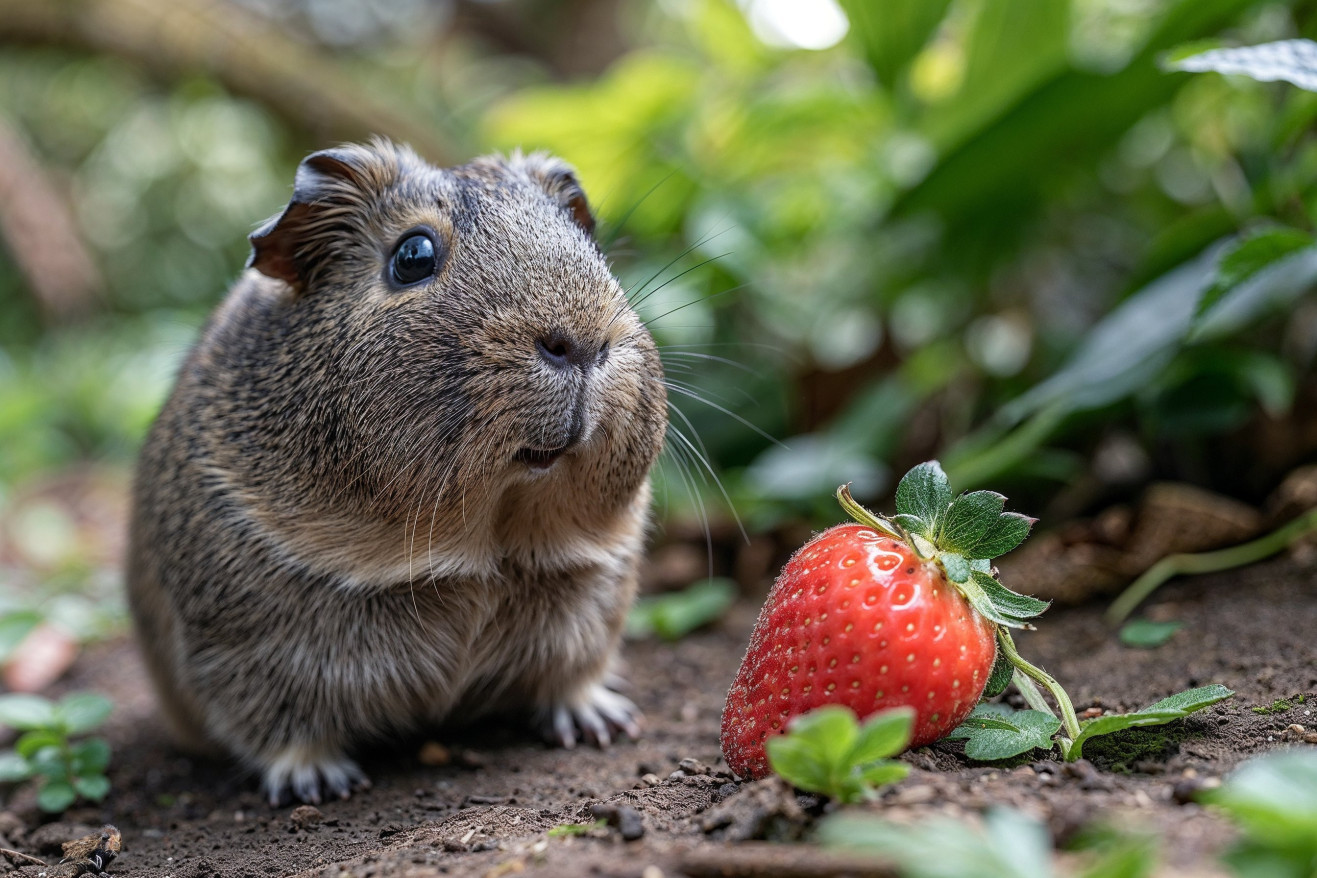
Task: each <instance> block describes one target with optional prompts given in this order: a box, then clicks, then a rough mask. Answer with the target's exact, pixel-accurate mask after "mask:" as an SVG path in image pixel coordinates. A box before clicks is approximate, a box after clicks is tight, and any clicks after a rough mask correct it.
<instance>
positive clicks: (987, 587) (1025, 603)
mask: <svg viewBox="0 0 1317 878" xmlns="http://www.w3.org/2000/svg"><path fill="white" fill-rule="evenodd" d="M974 581H975V583H977V584H978V586H979V588H981V589H983V593H984V594H986V595H987V596H988V600H990V601H992V603H993V606H995V607H996V608H997V611H998V612H999V613H1001V614H1002V615H1004V616H1008V617H1010V618H1012V619H1015V620H1017V621H1018V622H1020V623H1022V624H1020V625H1017V626H1015V627H1024V628H1027V627H1030V626H1029V625H1027V624H1023V623H1024V621H1025V620H1026V619H1032V618H1034V617H1035V616H1038V615H1041V614H1042V613H1043V611H1045V610H1046V609H1047V608H1048V607H1049V606H1051V605H1050V604H1049V603H1048V602H1047V601H1040V600H1038V598H1035V597H1030V596H1029V595H1025V594H1019V593H1018V592H1013V591H1011V590H1010V589H1009V588H1007V587H1006V586H1004V585H1002V584H1001V583H1000V582H998V581H997V579H996V578H995V577H992V576H989V575H988V574H986V573H979V572H978V571H975V572H974Z"/></svg>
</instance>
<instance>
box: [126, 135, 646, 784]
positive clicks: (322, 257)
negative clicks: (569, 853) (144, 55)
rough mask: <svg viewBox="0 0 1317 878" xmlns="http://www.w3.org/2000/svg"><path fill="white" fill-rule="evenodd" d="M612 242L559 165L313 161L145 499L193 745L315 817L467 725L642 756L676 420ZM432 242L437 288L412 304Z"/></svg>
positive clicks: (239, 287) (136, 509)
mask: <svg viewBox="0 0 1317 878" xmlns="http://www.w3.org/2000/svg"><path fill="white" fill-rule="evenodd" d="M593 226H594V221H593V219H592V218H591V215H590V210H589V207H588V205H587V203H586V200H585V196H584V194H583V193H582V192H581V189H580V187H579V185H578V184H577V183H576V180H575V178H574V176H573V175H572V172H571V170H570V169H569V168H568V167H567V166H566V165H565V164H563V163H562V162H561V161H559V160H557V159H554V158H552V157H549V156H545V155H542V154H536V155H530V156H522V155H519V154H514V155H512V156H510V157H506V158H504V157H488V158H482V159H477V160H476V161H473V162H471V163H469V164H466V165H462V166H460V167H455V168H450V169H442V170H441V169H437V168H434V167H432V166H430V165H427V164H426V163H424V162H423V161H421V160H420V159H419V158H418V157H417V156H416V155H415V154H414V153H412V152H411V151H410V150H408V149H406V148H404V147H399V146H395V145H393V144H391V143H388V142H386V141H382V140H376V141H374V142H372V143H371V144H370V145H368V146H343V147H339V148H335V149H331V150H326V151H324V152H319V153H315V154H313V155H311V156H310V157H308V158H307V159H306V160H305V161H303V163H302V165H301V166H300V168H299V169H298V172H297V177H296V181H295V184H294V190H293V196H292V201H291V202H290V203H289V205H288V207H287V208H286V209H285V210H284V212H283V213H282V214H281V215H280V216H278V217H276V218H274V219H272V220H270V221H269V222H268V223H266V224H265V225H264V226H263V227H262V228H260V229H259V230H258V231H257V232H255V233H254V234H253V235H252V242H253V255H252V261H251V263H250V268H249V269H248V271H247V272H246V273H245V274H244V275H243V276H242V277H241V278H240V279H239V280H238V282H237V283H236V284H235V285H234V286H233V288H232V289H231V290H230V291H229V294H228V296H227V298H226V299H225V300H224V302H223V303H222V304H221V305H220V306H219V308H218V309H217V310H216V312H215V313H214V315H213V316H212V317H211V319H210V321H209V323H208V324H207V326H206V328H205V330H204V331H203V334H202V336H201V339H200V341H199V342H198V343H197V345H196V347H195V348H194V349H193V350H192V352H191V354H190V356H189V357H188V359H187V361H186V363H185V364H184V365H183V367H182V370H181V372H180V374H179V376H178V381H177V384H176V385H175V387H174V390H173V393H172V395H171V396H170V398H169V401H168V402H167V404H166V405H165V407H164V410H163V411H162V412H161V414H160V417H159V419H158V420H157V421H156V423H155V426H154V427H153V428H152V430H151V433H150V436H149V438H148V439H147V442H146V446H145V448H144V450H143V452H142V456H141V461H140V464H139V468H138V471H137V480H136V484H135V489H134V506H133V514H132V526H131V540H130V549H129V561H128V571H127V580H128V590H129V598H130V603H131V607H132V611H133V615H134V617H135V619H136V622H137V626H138V632H139V636H140V640H141V644H142V647H143V650H144V652H145V654H146V658H147V662H148V665H149V667H150V670H151V673H152V676H153V678H154V681H155V683H156V686H157V688H158V690H159V692H160V695H161V700H162V703H163V706H164V711H165V714H166V716H167V718H168V720H169V722H170V725H171V726H172V727H173V729H174V731H175V732H176V733H177V735H178V737H179V739H180V740H181V742H183V743H184V744H186V745H191V746H195V747H204V746H210V747H215V746H218V747H219V748H221V749H223V750H227V751H228V752H230V753H233V754H235V755H236V756H238V757H239V758H241V759H242V760H244V761H245V762H247V763H248V764H250V765H251V766H253V767H255V768H257V769H258V770H260V771H261V772H262V773H263V776H264V783H265V787H266V790H267V792H268V793H269V795H270V797H271V799H272V800H279V799H283V798H286V797H287V794H288V793H290V792H291V793H292V794H293V795H295V796H297V797H299V798H302V799H305V800H308V801H316V800H318V798H319V796H320V795H321V792H322V791H325V792H329V793H333V794H337V795H347V793H348V790H349V789H350V788H351V787H352V786H354V785H357V784H361V783H364V782H365V777H364V775H362V773H361V771H360V769H359V768H358V767H357V766H356V765H355V763H353V762H352V761H351V759H350V758H349V754H350V753H351V752H352V751H353V750H354V749H355V748H357V747H358V746H359V745H362V744H365V743H368V742H370V741H379V740H380V739H387V738H388V737H389V736H395V735H400V734H404V733H406V732H408V731H409V730H414V729H417V728H418V727H422V726H425V725H428V724H432V723H438V722H441V721H443V720H445V719H452V718H457V719H461V720H463V721H465V720H468V719H470V718H472V717H474V716H477V715H480V714H484V713H488V712H492V711H515V712H525V713H527V714H528V715H533V716H534V717H536V718H537V719H538V720H539V721H540V722H541V723H542V724H543V725H544V726H545V727H546V728H547V730H549V731H550V732H551V733H552V734H553V735H554V737H556V739H557V740H559V741H560V742H561V743H563V744H564V745H567V746H571V745H572V744H573V743H575V742H576V740H577V739H578V738H579V737H588V738H591V739H594V740H596V741H598V742H599V743H607V742H608V739H609V737H610V734H613V733H616V732H618V731H624V732H627V733H629V734H632V735H634V734H635V733H636V725H637V718H638V715H637V712H636V710H635V708H634V706H633V705H631V703H630V702H629V701H627V700H626V699H625V698H623V697H622V696H620V695H618V694H616V693H615V692H613V691H612V690H611V689H610V688H609V687H608V686H607V685H606V683H607V682H608V679H609V677H608V675H609V673H610V671H609V666H610V663H611V662H612V660H613V659H614V657H615V654H616V651H617V646H618V640H619V635H620V631H621V628H622V623H623V619H624V616H625V614H626V611H627V609H628V608H629V607H630V605H631V602H632V599H633V597H634V595H635V591H636V571H637V566H638V564H639V560H640V557H641V553H642V549H643V542H644V538H645V531H646V526H647V522H648V509H649V503H650V489H649V471H650V467H651V466H652V464H653V462H654V460H655V458H656V456H657V455H658V453H659V450H660V447H661V445H662V441H663V435H664V430H665V427H666V396H665V392H664V385H663V375H662V371H661V367H660V364H659V359H658V354H657V352H656V350H655V347H654V342H653V340H652V339H651V337H650V335H649V332H648V331H647V330H646V329H645V327H644V325H643V324H642V323H641V322H640V320H639V319H638V318H637V316H636V314H635V313H634V312H633V311H632V309H631V308H630V306H629V304H628V302H627V299H626V296H625V294H624V292H623V290H622V289H621V287H620V286H619V285H618V283H617V281H616V280H615V279H614V278H613V276H612V274H611V273H610V271H609V268H608V265H607V263H606V261H605V259H604V257H603V255H602V254H601V252H600V250H599V248H598V246H597V245H596V244H595V242H594V240H593V238H592V231H593ZM417 229H423V230H425V234H427V235H428V236H429V237H430V238H431V240H432V241H433V242H434V243H435V245H436V248H435V249H436V251H437V254H438V257H439V261H438V268H437V270H436V271H435V273H434V274H433V276H431V277H429V278H428V279H426V280H424V281H422V282H419V283H416V284H413V285H409V286H402V285H400V284H398V283H396V282H395V279H394V277H393V275H391V274H390V264H391V258H392V256H393V253H394V249H395V246H396V245H397V244H398V243H399V242H400V241H401V240H403V239H404V238H405V237H407V235H408V233H409V232H412V231H414V230H417ZM559 452H560V453H559Z"/></svg>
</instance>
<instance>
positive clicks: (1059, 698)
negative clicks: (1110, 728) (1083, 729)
mask: <svg viewBox="0 0 1317 878" xmlns="http://www.w3.org/2000/svg"><path fill="white" fill-rule="evenodd" d="M997 642H998V643H1000V644H1001V649H1002V652H1004V653H1005V654H1006V659H1007V660H1008V661H1009V662H1010V663H1011V664H1012V665H1014V666H1015V668H1016V670H1018V671H1020V672H1021V673H1022V674H1024V675H1026V676H1027V677H1030V678H1032V679H1033V680H1034V681H1035V682H1037V683H1041V684H1042V686H1043V688H1044V689H1046V690H1047V691H1048V692H1050V693H1051V694H1052V698H1053V699H1054V700H1055V701H1056V706H1057V707H1059V708H1061V722H1062V723H1064V724H1065V730H1066V734H1067V735H1069V736H1070V738H1071V739H1072V740H1073V739H1074V738H1077V737H1079V717H1077V716H1075V707H1074V705H1073V704H1071V703H1070V696H1069V695H1067V694H1066V692H1065V690H1064V689H1062V688H1061V684H1060V683H1058V682H1056V678H1055V677H1053V676H1052V675H1051V674H1049V673H1047V672H1046V671H1044V670H1043V669H1042V668H1039V667H1037V666H1035V665H1031V664H1029V662H1027V661H1025V660H1024V658H1023V657H1022V656H1021V655H1020V653H1019V650H1017V649H1016V648H1015V641H1014V640H1013V639H1012V638H1011V633H1010V632H1009V631H1007V630H1006V629H1005V628H1003V627H1002V626H1001V625H998V626H997ZM1028 699H1029V695H1028V694H1027V693H1026V694H1025V700H1026V701H1027V700H1028Z"/></svg>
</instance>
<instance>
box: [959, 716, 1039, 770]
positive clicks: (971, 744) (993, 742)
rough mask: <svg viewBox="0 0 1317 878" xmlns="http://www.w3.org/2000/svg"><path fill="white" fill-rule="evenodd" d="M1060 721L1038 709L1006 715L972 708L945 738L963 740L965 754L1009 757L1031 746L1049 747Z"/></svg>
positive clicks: (990, 758)
mask: <svg viewBox="0 0 1317 878" xmlns="http://www.w3.org/2000/svg"><path fill="white" fill-rule="evenodd" d="M1060 728H1061V721H1060V720H1059V719H1057V718H1056V717H1054V716H1052V715H1051V714H1047V713H1043V712H1042V711H1038V710H1017V711H1015V712H1014V713H1011V714H1009V715H1002V714H1001V713H999V712H997V711H980V710H979V708H977V707H976V708H975V709H974V712H973V713H971V714H970V715H969V718H968V719H966V720H965V721H964V722H963V723H961V724H960V725H959V726H957V727H956V728H955V729H953V730H952V732H951V734H950V735H948V736H947V737H948V738H951V739H952V740H961V739H963V740H964V741H965V755H966V756H968V757H969V758H970V759H977V760H979V761H983V762H991V761H995V760H998V759H1009V758H1011V757H1012V756H1018V755H1020V754H1021V753H1025V752H1027V751H1029V750H1032V749H1034V748H1036V747H1037V748H1041V749H1044V750H1050V749H1051V747H1052V736H1053V735H1055V734H1056V733H1057V731H1058V730H1059V729H1060Z"/></svg>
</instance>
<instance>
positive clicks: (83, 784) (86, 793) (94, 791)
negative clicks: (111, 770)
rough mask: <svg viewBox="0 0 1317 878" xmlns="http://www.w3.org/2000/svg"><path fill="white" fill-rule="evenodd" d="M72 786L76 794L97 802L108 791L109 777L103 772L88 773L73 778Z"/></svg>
mask: <svg viewBox="0 0 1317 878" xmlns="http://www.w3.org/2000/svg"><path fill="white" fill-rule="evenodd" d="M73 788H74V789H75V790H77V792H78V795H80V796H82V797H83V798H84V799H90V800H91V801H93V802H99V801H100V800H101V799H104V798H105V794H106V793H108V792H109V791H110V779H109V778H108V777H106V776H105V775H103V774H90V775H85V776H82V777H75V778H74V779H73Z"/></svg>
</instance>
